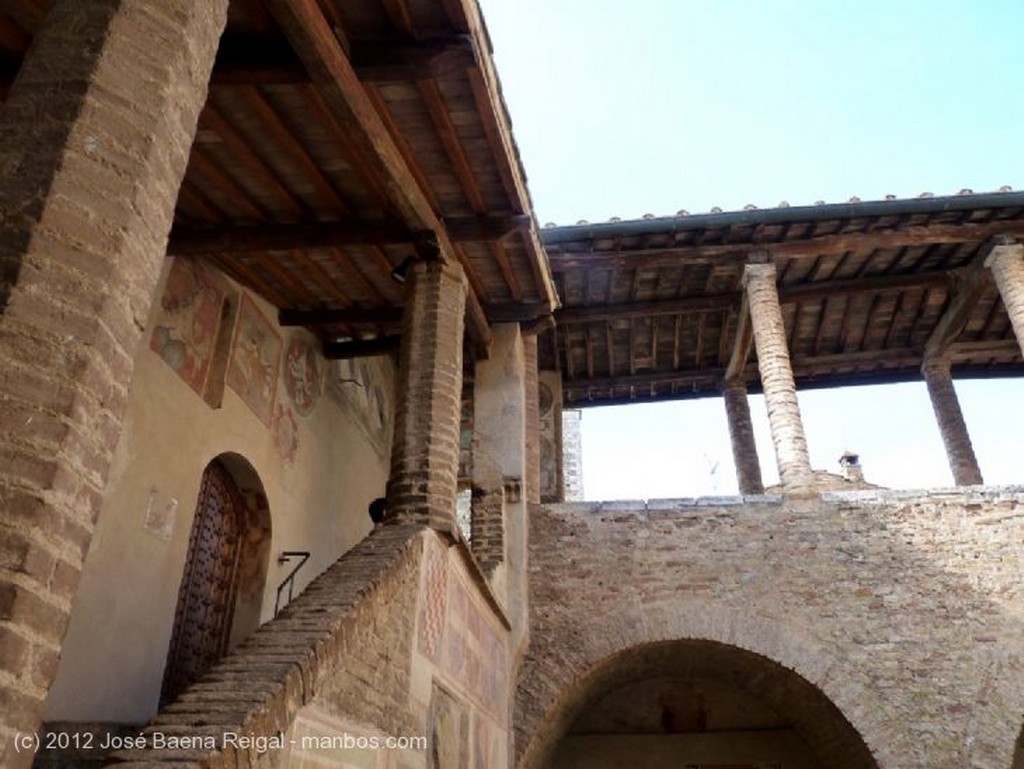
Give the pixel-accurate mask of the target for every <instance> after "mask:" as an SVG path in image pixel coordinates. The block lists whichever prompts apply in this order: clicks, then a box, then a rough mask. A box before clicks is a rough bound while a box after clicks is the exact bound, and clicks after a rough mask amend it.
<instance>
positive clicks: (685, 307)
mask: <svg viewBox="0 0 1024 769" xmlns="http://www.w3.org/2000/svg"><path fill="white" fill-rule="evenodd" d="M738 299H739V294H737V293H735V292H729V293H727V294H708V295H705V296H686V297H681V298H679V299H661V300H657V301H650V302H618V303H615V304H600V305H592V306H587V307H562V308H560V309H558V310H555V320H556V321H557V322H558V323H590V322H592V321H607V320H623V319H629V318H650V317H654V316H660V315H686V314H690V313H695V312H710V311H714V310H723V309H726V308H728V307H731V306H732V305H733V304H735V303H736V301H737V300H738Z"/></svg>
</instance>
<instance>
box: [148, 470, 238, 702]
mask: <svg viewBox="0 0 1024 769" xmlns="http://www.w3.org/2000/svg"><path fill="white" fill-rule="evenodd" d="M242 520H243V519H242V502H241V496H240V494H239V492H238V487H237V486H236V485H235V482H234V480H233V479H232V477H231V475H230V474H229V473H228V472H227V470H225V469H224V467H223V465H221V464H220V463H219V462H217V461H214V462H211V463H210V465H209V466H208V467H207V468H206V472H205V473H204V475H203V482H202V486H201V488H200V491H199V500H198V502H197V503H196V513H195V517H194V518H193V521H192V533H191V534H190V536H189V544H188V556H187V557H186V559H185V570H184V572H183V574H182V577H181V587H180V588H179V589H178V605H177V608H176V609H175V612H174V632H173V633H172V634H171V646H170V649H169V651H168V653H167V667H166V668H165V669H164V683H163V689H162V691H161V694H160V702H161V705H162V704H164V703H166V702H169V701H171V700H173V699H174V698H175V697H177V696H178V695H179V694H181V692H182V691H183V690H184V689H185V688H186V687H187V686H188V685H189V684H191V683H192V682H194V681H195V680H196V679H198V678H199V677H200V676H201V675H202V674H203V673H205V672H206V671H207V670H208V669H209V668H210V666H211V665H213V663H214V662H216V661H217V660H218V659H220V658H221V657H222V656H224V654H225V652H226V651H227V647H228V638H229V636H230V633H231V615H232V612H233V610H234V604H235V589H236V581H237V576H238V561H239V554H240V551H241V543H242Z"/></svg>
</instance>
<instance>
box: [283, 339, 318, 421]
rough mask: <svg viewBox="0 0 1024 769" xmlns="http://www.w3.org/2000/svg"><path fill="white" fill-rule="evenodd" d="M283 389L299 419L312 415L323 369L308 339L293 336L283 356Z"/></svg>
mask: <svg viewBox="0 0 1024 769" xmlns="http://www.w3.org/2000/svg"><path fill="white" fill-rule="evenodd" d="M282 373H283V375H284V389H285V392H286V393H287V394H288V399H289V400H290V401H291V404H292V406H294V407H295V412H296V413H297V414H298V415H299V416H300V417H308V416H309V415H310V414H312V413H313V409H314V408H315V407H316V404H317V401H318V400H320V393H321V390H322V381H323V367H322V366H321V364H320V356H319V354H317V351H316V348H315V347H314V345H313V343H312V341H310V340H309V339H307V338H305V337H303V336H299V335H295V336H293V337H292V338H291V340H290V341H289V342H288V348H287V350H285V354H284V368H283V370H282Z"/></svg>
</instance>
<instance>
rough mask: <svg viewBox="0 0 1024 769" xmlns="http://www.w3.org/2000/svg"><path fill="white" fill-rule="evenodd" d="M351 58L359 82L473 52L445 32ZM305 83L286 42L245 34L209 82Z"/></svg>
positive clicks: (435, 70) (448, 67) (439, 71)
mask: <svg viewBox="0 0 1024 769" xmlns="http://www.w3.org/2000/svg"><path fill="white" fill-rule="evenodd" d="M351 61H352V66H353V68H354V69H355V71H356V74H357V75H358V76H359V79H360V80H362V81H364V82H369V83H388V82H411V81H413V80H417V79H422V78H437V77H445V76H447V75H453V74H461V73H463V72H465V70H466V69H468V68H469V67H472V66H474V64H476V53H475V51H474V49H473V41H472V40H471V39H470V38H469V37H468V36H466V35H451V36H448V37H436V38H430V39H427V40H422V41H418V42H410V43H396V42H355V43H353V44H352V57H351ZM7 74H8V73H6V72H4V73H2V74H0V78H4V77H5V76H6V75H7ZM11 79H13V74H11ZM309 82H310V75H309V72H308V70H307V69H306V67H305V66H303V63H302V60H301V59H300V58H299V57H298V56H296V55H295V51H294V49H293V48H292V47H291V46H290V45H288V44H287V43H286V42H284V41H274V40H268V39H266V38H264V37H248V36H246V37H241V36H227V37H225V38H224V39H223V40H222V41H221V44H220V48H219V49H218V51H217V59H216V61H215V62H214V65H213V74H212V76H211V78H210V85H212V86H231V85H298V84H301V83H309Z"/></svg>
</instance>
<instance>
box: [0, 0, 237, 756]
mask: <svg viewBox="0 0 1024 769" xmlns="http://www.w3.org/2000/svg"><path fill="white" fill-rule="evenodd" d="M226 12H227V0H90V2H82V0H57V2H55V3H54V4H53V6H52V8H51V9H50V11H49V13H48V15H47V17H46V19H45V22H44V24H43V26H42V27H41V28H40V30H39V32H38V34H37V35H36V37H35V39H34V41H33V44H32V48H31V50H30V51H29V54H28V56H27V58H26V60H25V62H24V64H23V66H22V67H21V71H20V72H19V74H18V77H17V79H16V80H15V83H14V86H13V88H12V90H11V93H10V95H9V98H8V100H7V102H6V103H5V104H4V105H3V108H2V109H0V360H2V361H3V365H2V366H0V498H2V499H3V504H2V511H3V512H2V520H0V764H2V765H3V766H5V767H23V766H28V764H30V763H31V760H32V756H31V753H30V752H25V751H22V752H17V751H16V750H15V746H14V744H13V740H12V736H13V735H14V734H15V733H16V732H21V733H31V732H32V731H34V730H35V729H36V728H37V727H38V724H39V720H40V717H41V714H42V708H43V701H44V698H45V697H46V693H47V691H48V689H49V687H50V685H51V683H52V681H53V678H54V675H55V673H56V668H57V660H58V658H59V655H60V648H61V643H62V641H63V637H64V632H65V629H66V626H67V618H68V614H69V612H70V609H71V601H72V598H73V596H74V594H75V590H76V588H77V585H78V577H79V573H80V570H81V565H82V561H83V558H84V556H85V553H86V551H87V550H88V548H89V543H90V539H91V537H92V531H93V526H94V523H95V519H96V516H97V515H98V514H99V510H100V503H101V494H102V490H103V487H104V484H105V482H106V477H107V474H108V471H109V467H110V460H111V456H112V452H113V450H114V447H115V443H116V442H117V438H118V434H119V432H120V428H121V418H122V413H123V409H124V406H125V402H126V395H127V392H128V387H129V385H130V382H131V378H132V360H133V355H134V352H135V349H136V347H137V345H138V342H139V340H140V337H141V334H142V328H143V325H144V324H145V320H146V316H147V314H148V311H149V306H150V303H151V301H152V299H153V294H154V291H155V287H156V283H157V279H158V275H159V270H160V267H161V265H162V263H163V260H164V253H165V251H166V243H167V234H168V232H169V230H170V226H171V220H172V217H173V211H174V205H175V201H176V199H177V194H178V188H179V186H180V184H181V179H182V176H183V175H184V172H185V166H186V163H187V160H188V154H189V149H190V147H191V145H192V140H193V137H194V135H195V130H196V121H197V119H198V115H199V110H200V109H201V107H202V105H203V103H204V102H205V99H206V85H207V81H208V79H209V74H210V70H211V68H212V66H213V59H214V55H215V53H216V48H217V42H218V40H219V38H220V34H221V31H222V30H223V28H224V24H225V20H226Z"/></svg>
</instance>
